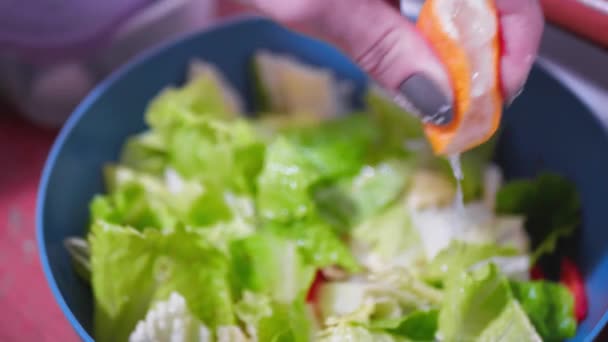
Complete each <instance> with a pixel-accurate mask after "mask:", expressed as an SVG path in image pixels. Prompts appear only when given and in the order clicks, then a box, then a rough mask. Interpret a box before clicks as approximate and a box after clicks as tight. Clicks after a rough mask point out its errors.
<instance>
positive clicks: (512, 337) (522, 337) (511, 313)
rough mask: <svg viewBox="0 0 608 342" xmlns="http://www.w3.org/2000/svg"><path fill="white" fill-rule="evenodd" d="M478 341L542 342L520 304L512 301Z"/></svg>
mask: <svg viewBox="0 0 608 342" xmlns="http://www.w3.org/2000/svg"><path fill="white" fill-rule="evenodd" d="M477 341H505V342H520V341H529V342H542V341H543V340H542V339H541V337H540V336H539V335H538V333H537V332H536V330H535V329H534V327H533V326H532V324H531V323H530V320H529V319H528V317H527V316H526V313H525V312H524V311H523V310H522V308H521V305H520V304H519V302H517V301H515V300H512V301H510V302H509V303H507V305H506V307H505V308H504V309H503V310H502V311H501V312H500V314H499V315H498V317H496V318H495V319H494V320H493V321H492V322H491V323H490V324H489V325H488V326H487V327H486V328H485V329H484V330H483V331H482V333H481V334H480V336H479V338H478V339H477Z"/></svg>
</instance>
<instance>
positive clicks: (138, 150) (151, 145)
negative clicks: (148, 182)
mask: <svg viewBox="0 0 608 342" xmlns="http://www.w3.org/2000/svg"><path fill="white" fill-rule="evenodd" d="M168 162H169V161H168V159H167V149H166V144H165V140H164V139H163V137H162V136H160V135H159V134H157V133H156V132H154V131H147V132H144V133H140V134H138V135H135V136H133V137H131V138H129V139H127V142H126V143H125V145H124V147H123V150H122V153H121V155H120V163H121V165H123V166H125V167H128V168H132V169H134V170H137V171H139V172H145V173H150V174H154V175H160V174H162V173H163V172H164V171H165V169H166V168H167V166H168Z"/></svg>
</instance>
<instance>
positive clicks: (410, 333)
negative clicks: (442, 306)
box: [370, 309, 439, 341]
mask: <svg viewBox="0 0 608 342" xmlns="http://www.w3.org/2000/svg"><path fill="white" fill-rule="evenodd" d="M438 315H439V311H438V310H437V309H433V310H417V311H414V312H412V313H410V314H407V315H405V316H403V317H399V318H392V319H381V320H375V321H373V322H372V323H371V324H370V325H371V328H372V329H374V330H382V331H385V332H387V333H389V334H391V335H393V336H399V337H403V338H406V339H407V340H408V341H433V340H434V339H435V334H436V332H437V317H438Z"/></svg>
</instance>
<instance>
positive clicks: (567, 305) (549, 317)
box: [511, 281, 576, 341]
mask: <svg viewBox="0 0 608 342" xmlns="http://www.w3.org/2000/svg"><path fill="white" fill-rule="evenodd" d="M511 289H512V291H513V295H514V296H515V298H516V299H517V300H518V301H519V302H520V303H521V306H522V308H523V310H524V311H525V312H526V314H527V315H528V317H530V321H532V324H534V327H535V328H536V330H537V331H538V334H539V335H540V336H541V337H542V338H543V340H545V341H560V340H564V339H568V338H571V337H574V334H575V333H576V317H575V315H574V299H573V298H572V294H570V292H569V291H568V289H567V288H565V287H564V286H562V285H560V284H555V283H550V282H547V281H533V282H517V281H514V282H511Z"/></svg>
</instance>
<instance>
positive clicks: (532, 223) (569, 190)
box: [496, 173, 581, 260]
mask: <svg viewBox="0 0 608 342" xmlns="http://www.w3.org/2000/svg"><path fill="white" fill-rule="evenodd" d="M496 210H497V211H498V212H499V213H507V214H519V215H524V216H525V217H526V222H525V227H526V230H527V232H528V234H529V235H530V239H531V244H532V248H534V249H535V251H534V253H533V255H532V260H537V259H538V258H539V257H541V256H542V255H544V254H550V253H553V252H554V250H555V247H556V245H557V243H558V242H559V241H560V239H562V238H564V237H568V236H570V235H571V234H572V233H573V232H574V230H575V229H576V228H577V227H578V226H579V224H580V223H581V222H580V210H581V203H580V199H579V196H578V193H577V192H576V188H575V186H574V185H573V184H572V183H570V182H569V181H567V180H566V179H565V178H563V177H561V176H558V175H555V174H551V173H543V174H540V175H539V176H538V177H537V178H536V179H534V180H517V181H512V182H510V183H507V184H506V185H505V186H504V187H502V188H501V189H500V191H499V192H498V194H497V195H496Z"/></svg>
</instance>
